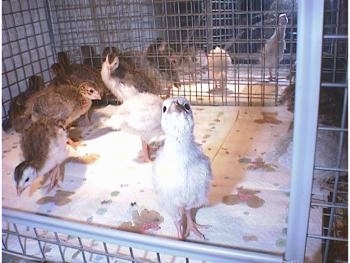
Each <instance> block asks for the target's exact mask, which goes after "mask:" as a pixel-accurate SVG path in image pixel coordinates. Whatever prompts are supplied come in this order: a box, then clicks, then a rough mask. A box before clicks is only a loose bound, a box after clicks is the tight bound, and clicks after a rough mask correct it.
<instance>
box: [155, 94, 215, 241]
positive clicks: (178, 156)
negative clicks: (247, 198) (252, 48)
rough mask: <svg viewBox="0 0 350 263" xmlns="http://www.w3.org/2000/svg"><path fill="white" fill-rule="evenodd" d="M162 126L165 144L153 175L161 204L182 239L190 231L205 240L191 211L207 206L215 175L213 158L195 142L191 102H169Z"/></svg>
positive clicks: (172, 100) (167, 102) (165, 103)
mask: <svg viewBox="0 0 350 263" xmlns="http://www.w3.org/2000/svg"><path fill="white" fill-rule="evenodd" d="M161 125H162V129H163V131H164V133H165V142H164V147H163V148H162V149H161V150H160V151H159V153H158V155H157V157H156V160H155V161H154V164H153V175H152V180H153V187H154V190H155V192H156V194H157V197H158V201H159V203H160V205H161V206H162V207H164V209H166V210H167V212H168V213H169V215H170V216H171V217H172V218H173V219H174V223H175V226H176V229H177V232H178V237H179V238H180V239H184V238H186V237H187V236H188V235H189V234H190V232H193V233H194V234H195V235H196V236H197V237H199V238H201V239H204V235H203V234H202V233H201V232H200V231H199V230H198V228H199V227H201V226H200V225H198V224H196V223H195V222H194V221H193V219H192V216H191V210H192V209H195V208H200V207H201V206H203V205H205V204H206V203H207V198H208V192H209V185H210V182H211V179H212V172H211V165H210V160H209V158H208V157H207V156H206V155H205V154H204V153H203V151H202V149H201V148H200V146H199V145H197V144H196V142H195V139H194V135H193V128H194V122H193V114H192V110H191V107H190V104H189V102H188V101H187V100H186V99H185V98H182V97H178V98H169V99H166V100H165V101H164V103H163V108H162V120H161ZM185 219H186V221H187V222H186V221H185ZM185 226H186V229H185ZM202 227H206V226H202ZM184 231H185V232H184Z"/></svg>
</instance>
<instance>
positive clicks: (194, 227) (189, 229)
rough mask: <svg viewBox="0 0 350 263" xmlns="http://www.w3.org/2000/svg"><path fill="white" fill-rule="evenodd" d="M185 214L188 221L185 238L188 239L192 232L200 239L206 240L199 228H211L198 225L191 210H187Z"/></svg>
mask: <svg viewBox="0 0 350 263" xmlns="http://www.w3.org/2000/svg"><path fill="white" fill-rule="evenodd" d="M185 214H186V219H187V226H186V233H185V236H186V237H187V236H188V235H189V234H190V232H193V234H195V235H196V236H197V237H198V238H200V239H202V240H204V239H205V237H204V235H203V234H202V233H201V232H199V230H198V228H208V227H209V226H206V225H199V224H196V223H195V222H194V221H193V219H192V215H191V209H188V210H185Z"/></svg>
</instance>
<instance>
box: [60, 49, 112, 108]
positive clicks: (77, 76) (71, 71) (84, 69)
mask: <svg viewBox="0 0 350 263" xmlns="http://www.w3.org/2000/svg"><path fill="white" fill-rule="evenodd" d="M57 60H58V64H60V65H62V66H63V68H64V72H65V77H64V79H69V81H71V83H72V84H74V85H76V86H79V85H80V84H81V83H82V82H83V81H87V80H88V81H91V82H94V83H95V89H96V90H97V91H98V92H99V94H100V96H101V98H102V100H101V102H102V103H103V104H104V105H106V104H107V102H106V96H105V94H106V91H107V88H106V86H105V85H104V82H103V81H102V79H101V75H100V71H99V70H97V69H95V68H93V67H91V66H90V65H84V64H77V63H70V60H69V57H68V55H67V53H66V52H63V51H62V52H58V53H57ZM98 104H100V103H98Z"/></svg>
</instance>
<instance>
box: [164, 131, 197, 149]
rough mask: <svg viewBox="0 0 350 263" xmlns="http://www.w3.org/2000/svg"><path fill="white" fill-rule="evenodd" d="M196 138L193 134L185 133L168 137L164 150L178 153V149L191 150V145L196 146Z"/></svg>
mask: <svg viewBox="0 0 350 263" xmlns="http://www.w3.org/2000/svg"><path fill="white" fill-rule="evenodd" d="M194 141H195V140H194V136H193V133H184V134H179V135H170V134H169V135H167V137H166V139H165V142H164V148H168V149H174V151H177V150H178V149H189V148H190V147H189V146H190V145H193V144H194Z"/></svg>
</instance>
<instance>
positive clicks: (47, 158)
mask: <svg viewBox="0 0 350 263" xmlns="http://www.w3.org/2000/svg"><path fill="white" fill-rule="evenodd" d="M160 45H164V44H163V43H162V42H160V41H159V40H157V41H156V42H155V43H154V44H153V45H150V46H149V47H148V49H147V50H146V59H147V61H148V64H147V65H148V66H147V67H146V68H145V67H138V66H137V63H134V62H135V61H132V60H131V59H130V58H128V57H127V56H125V54H123V53H120V52H119V51H118V50H117V49H116V48H107V49H105V51H104V52H103V57H104V58H103V60H102V61H101V69H100V70H97V69H95V68H94V67H92V66H89V65H86V64H73V63H70V62H69V58H68V56H67V54H66V53H65V52H60V53H59V54H58V62H57V63H55V64H53V65H52V67H51V68H52V71H53V73H54V78H53V80H52V81H51V82H50V83H49V84H48V85H47V86H45V85H44V83H43V81H42V79H41V78H40V77H38V76H33V77H31V78H30V79H29V87H28V89H27V91H26V92H24V93H22V94H20V95H19V96H18V97H16V98H15V99H14V100H13V101H12V104H11V109H10V120H11V124H12V127H13V128H14V129H15V130H16V131H17V132H20V133H21V149H22V153H23V159H24V161H23V162H21V163H20V164H18V165H17V167H16V168H15V171H14V180H15V184H16V188H17V193H18V195H20V194H21V193H22V192H23V191H24V190H25V189H27V188H28V187H30V186H31V185H32V184H33V182H34V181H35V180H36V179H38V178H39V177H42V176H46V177H47V178H48V179H49V191H50V190H52V189H53V188H54V187H55V186H56V185H57V184H58V183H59V181H62V180H63V172H62V169H61V168H62V167H63V165H64V163H65V161H66V160H67V159H68V157H69V146H68V145H67V144H71V145H72V146H73V147H77V144H76V143H75V142H74V141H72V140H71V139H69V132H68V131H69V128H70V126H71V125H72V124H73V123H74V122H75V121H77V120H78V119H79V118H80V117H81V116H84V118H85V120H86V121H88V122H89V121H90V115H91V113H90V110H91V106H92V105H93V101H96V100H97V101H98V100H101V99H103V98H104V97H106V94H107V93H108V92H110V93H112V94H113V95H114V96H115V97H116V98H117V99H118V100H119V101H120V103H121V105H119V106H118V110H117V112H116V113H115V114H114V115H113V116H112V117H111V118H110V119H109V120H108V124H110V125H111V126H112V127H114V128H116V129H118V130H119V129H121V130H123V131H127V132H131V133H134V134H137V135H139V136H140V138H141V141H142V148H143V152H144V160H145V161H153V164H152V165H153V169H152V179H153V186H154V190H155V193H156V194H157V195H158V198H157V199H158V200H159V202H160V205H161V206H163V207H164V208H165V209H166V211H168V212H169V214H170V215H171V216H172V218H173V219H174V223H175V226H176V228H177V232H178V237H179V239H184V238H186V237H187V236H188V235H189V234H190V233H191V232H192V233H194V234H195V235H196V236H198V237H199V238H201V239H204V235H203V234H202V233H201V232H200V231H199V230H198V228H199V227H200V226H199V225H197V224H196V223H195V222H194V220H193V218H192V213H191V211H192V209H195V208H199V207H201V206H203V205H205V204H206V202H207V198H208V191H209V185H210V181H211V179H212V171H211V165H210V160H209V158H208V157H207V156H206V155H205V154H204V153H203V151H202V149H201V148H200V146H199V145H198V144H197V143H196V142H195V138H194V135H193V129H194V120H193V113H192V108H191V105H190V103H189V101H188V100H187V99H186V98H183V97H171V96H170V94H169V93H167V94H166V97H167V98H166V99H163V98H161V97H160V96H159V94H160V89H161V88H163V87H164V85H165V87H166V90H167V91H169V87H170V85H171V87H172V86H175V87H176V85H180V83H179V81H178V79H176V78H175V79H174V80H172V81H171V82H170V85H169V86H166V83H167V81H169V78H170V77H173V76H174V75H175V76H176V74H175V70H174V71H173V72H172V61H171V54H168V55H167V56H163V57H162V56H160V54H158V53H156V52H155V50H157V52H159V51H162V50H163V52H164V47H162V46H160ZM155 53H156V54H155ZM151 54H153V55H155V56H154V57H151V56H150V55H151ZM135 58H137V57H135ZM156 59H158V60H159V59H163V60H164V61H165V60H167V62H164V63H168V64H167V67H168V68H163V69H162V68H159V67H157V66H156V63H155V60H156ZM169 69H170V71H169ZM166 74H168V76H166ZM150 76H151V77H150ZM160 137H161V138H162V139H163V140H164V143H163V146H162V147H161V148H160V149H159V151H158V152H157V155H156V158H155V159H154V160H151V157H150V149H149V144H150V142H151V141H152V140H154V139H155V138H160Z"/></svg>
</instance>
